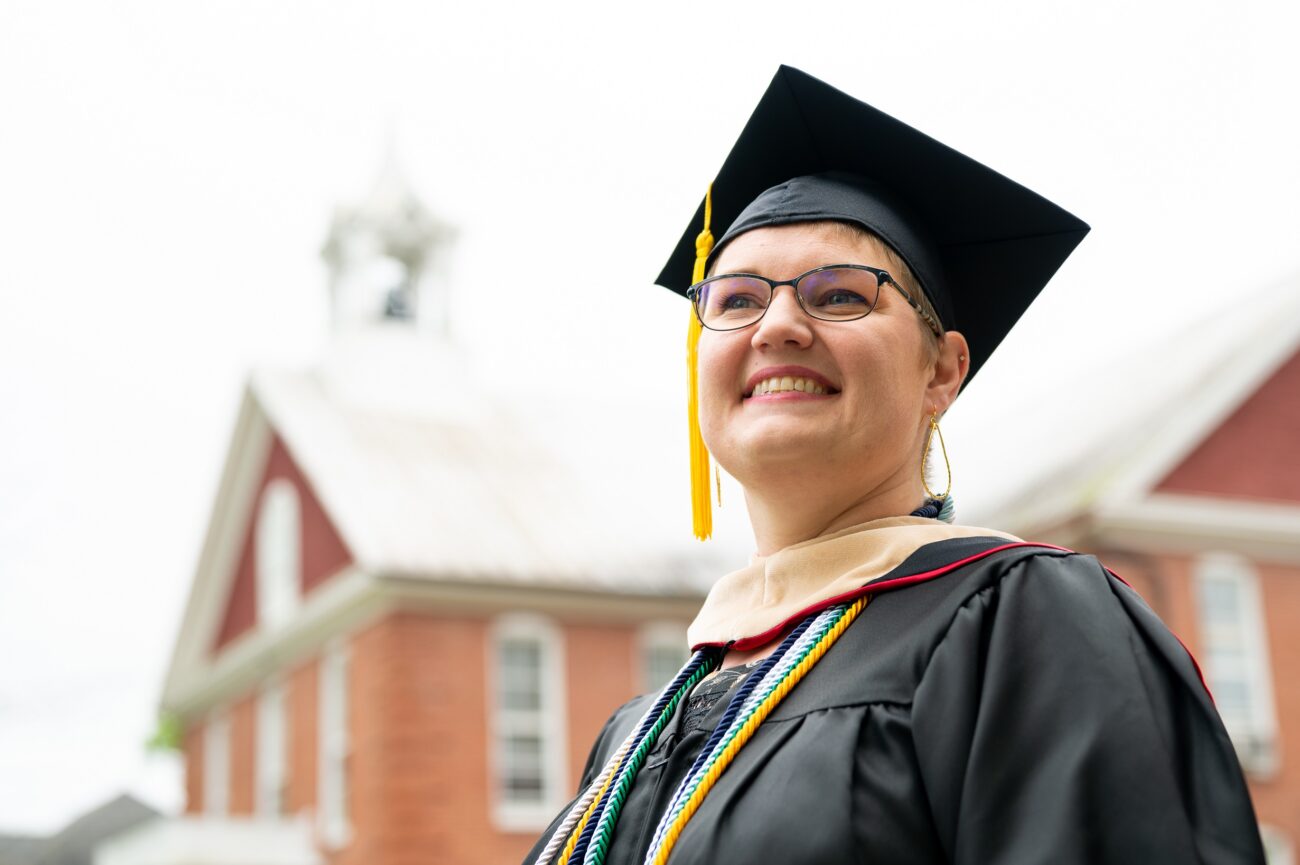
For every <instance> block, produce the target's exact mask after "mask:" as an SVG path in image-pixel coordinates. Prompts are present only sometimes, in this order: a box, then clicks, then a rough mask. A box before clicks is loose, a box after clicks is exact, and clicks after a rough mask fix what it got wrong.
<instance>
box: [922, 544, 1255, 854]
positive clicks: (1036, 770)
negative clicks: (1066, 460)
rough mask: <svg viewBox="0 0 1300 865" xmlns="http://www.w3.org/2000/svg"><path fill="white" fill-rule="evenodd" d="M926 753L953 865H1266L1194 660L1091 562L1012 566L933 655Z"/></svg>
mask: <svg viewBox="0 0 1300 865" xmlns="http://www.w3.org/2000/svg"><path fill="white" fill-rule="evenodd" d="M912 721H913V737H914V743H915V747H916V751H917V759H918V761H919V764H920V767H921V783H922V784H923V785H924V788H925V795H926V797H927V798H928V800H929V802H930V806H931V810H932V813H933V816H934V819H935V823H936V828H937V829H938V834H939V838H940V842H941V843H942V844H943V846H944V848H945V851H946V853H947V857H948V859H949V861H950V862H953V863H955V865H1012V863H1026V865H1027V863H1046V862H1051V863H1054V865H1074V863H1078V865H1083V863H1108V865H1121V863H1133V865H1155V863H1166V862H1169V863H1210V865H1229V863H1232V865H1238V863H1252V865H1263V863H1264V853H1263V848H1262V845H1261V842H1260V838H1259V831H1258V826H1257V824H1256V822H1255V815H1254V811H1253V809H1252V806H1251V803H1250V797H1249V793H1248V790H1247V788H1246V783H1245V780H1244V778H1243V777H1242V773H1241V768H1240V765H1239V764H1238V762H1237V758H1236V756H1235V754H1234V752H1233V750H1232V745H1231V743H1230V742H1229V739H1228V736H1227V733H1226V732H1225V731H1224V728H1223V724H1222V723H1221V721H1220V720H1219V716H1218V714H1217V712H1216V711H1215V709H1214V707H1213V703H1212V702H1211V700H1210V697H1209V695H1208V694H1207V692H1206V690H1205V687H1204V685H1203V684H1202V682H1201V679H1200V675H1199V673H1198V672H1197V670H1196V667H1195V664H1194V663H1193V662H1192V660H1191V657H1190V655H1188V653H1187V651H1186V650H1185V649H1184V648H1183V646H1182V644H1181V643H1179V642H1178V640H1177V638H1175V637H1174V636H1173V635H1172V634H1171V633H1170V632H1169V631H1168V630H1167V629H1166V628H1165V627H1164V625H1163V624H1162V623H1161V622H1160V620H1159V619H1158V618H1157V617H1156V616H1155V614H1154V613H1152V612H1151V610H1150V609H1149V608H1148V607H1147V606H1146V605H1145V604H1144V603H1143V602H1142V600H1141V599H1140V598H1139V597H1138V596H1137V594H1136V593H1135V592H1133V591H1132V590H1131V589H1129V588H1128V587H1127V586H1126V585H1124V584H1123V583H1122V582H1120V581H1119V580H1117V579H1115V578H1114V577H1113V576H1112V575H1110V574H1108V573H1107V572H1106V571H1105V570H1104V569H1103V568H1102V567H1101V566H1100V565H1099V564H1098V563H1097V561H1096V560H1095V559H1093V558H1091V557H1088V556H1080V555H1072V556H1047V555H1037V556H1030V557H1025V558H1022V559H1020V560H1018V561H1016V562H1015V563H1013V564H1010V565H1008V566H1006V572H1005V573H1004V574H1003V575H1002V576H1001V578H1000V579H999V581H998V582H997V583H996V584H994V585H992V586H990V587H987V588H985V589H983V590H982V591H980V592H979V593H977V594H976V595H974V596H972V597H971V598H970V599H968V600H967V602H966V603H965V604H963V605H962V606H961V607H960V608H959V609H958V611H957V613H956V614H955V616H954V617H953V619H952V621H951V623H950V625H949V626H948V630H947V632H946V633H945V635H944V636H943V638H942V640H941V641H940V642H939V643H938V645H937V647H936V648H935V651H934V653H933V654H932V655H931V656H930V659H929V662H928V665H927V666H926V669H925V672H924V674H923V676H922V678H921V680H920V685H919V687H918V689H917V691H916V694H915V698H914V701H913V706H912Z"/></svg>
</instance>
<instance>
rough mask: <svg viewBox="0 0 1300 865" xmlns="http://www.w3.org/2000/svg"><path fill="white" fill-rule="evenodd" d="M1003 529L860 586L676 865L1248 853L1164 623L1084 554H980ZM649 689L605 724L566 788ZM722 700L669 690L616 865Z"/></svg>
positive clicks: (1001, 861)
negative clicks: (858, 609) (700, 703)
mask: <svg viewBox="0 0 1300 865" xmlns="http://www.w3.org/2000/svg"><path fill="white" fill-rule="evenodd" d="M1005 545H1006V541H1005V540H1004V539H1000V538H989V539H986V538H963V539H954V540H945V541H941V542H938V543H932V544H928V545H926V546H923V547H921V548H920V549H918V550H917V551H916V552H915V553H914V554H913V555H912V556H911V557H909V558H908V559H907V560H906V561H905V562H904V563H903V564H902V565H901V566H899V567H898V568H896V569H895V570H894V571H892V572H891V573H889V574H886V575H885V576H883V577H880V578H878V579H876V580H872V581H871V582H870V583H868V585H867V588H868V589H869V590H872V591H873V592H876V593H875V594H874V596H873V598H872V600H871V602H870V603H869V604H868V605H867V607H866V609H865V610H864V611H863V613H862V614H861V615H860V616H859V617H858V619H857V620H856V621H855V622H854V623H853V625H852V626H851V627H850V628H849V629H848V630H847V631H846V632H845V633H844V635H843V636H842V637H840V639H839V641H838V642H837V643H835V645H834V646H832V648H831V649H830V651H829V652H827V654H826V655H825V657H823V658H822V660H821V661H820V662H819V663H818V664H817V665H816V666H815V667H814V668H813V669H812V671H811V672H810V673H809V674H808V675H807V677H806V678H804V680H803V681H802V682H800V683H799V684H798V685H797V686H796V687H795V688H794V690H793V691H792V692H791V693H790V695H789V696H788V697H787V698H786V699H785V700H784V702H782V703H781V704H780V705H779V706H778V707H777V708H776V710H775V711H774V712H773V714H772V715H771V716H770V717H768V718H767V720H766V721H764V723H763V724H762V726H761V727H760V728H759V730H758V732H757V733H756V734H755V736H754V738H753V739H752V740H751V741H750V742H749V743H748V744H747V745H746V746H745V747H744V748H743V749H742V750H741V751H740V752H739V754H738V756H737V757H736V759H735V762H733V763H732V764H731V766H730V767H728V769H727V770H726V772H725V773H724V774H723V775H722V776H721V778H719V780H718V782H717V784H716V785H715V786H714V788H713V789H712V791H710V793H709V794H708V796H707V797H706V798H705V799H704V802H703V804H702V805H701V807H700V809H699V811H698V812H697V813H696V815H695V816H694V818H693V819H692V820H691V821H690V822H689V823H688V824H687V826H686V828H685V830H684V831H683V833H682V835H681V837H680V839H679V840H678V842H677V845H676V847H675V848H674V849H673V851H672V855H671V856H670V858H669V862H670V865H729V863H747V865H748V863H759V862H764V863H766V862H779V863H819V865H835V863H850V862H852V863H859V862H862V863H872V865H891V863H909V865H924V863H957V865H968V863H969V865H1012V863H1016V865H1019V863H1026V865H1027V863H1053V865H1073V863H1080V865H1082V863H1090V865H1091V863H1117V865H1118V863H1135V865H1156V863H1193V862H1195V863H1212V865H1228V863H1234V865H1235V863H1258V865H1262V863H1263V862H1264V853H1263V849H1262V846H1261V843H1260V839H1259V833H1258V829H1257V825H1256V822H1255V816H1254V812H1253V809H1252V806H1251V803H1250V798H1249V794H1248V792H1247V788H1246V784H1245V781H1244V779H1243V777H1242V773H1241V769H1240V766H1239V764H1238V762H1237V759H1236V756H1235V755H1234V753H1233V750H1232V746H1231V744H1230V742H1229V740H1228V736H1227V734H1226V732H1225V731H1224V728H1223V725H1222V723H1221V722H1220V720H1219V717H1218V714H1217V713H1216V711H1215V710H1214V707H1213V703H1212V701H1211V699H1210V697H1209V695H1208V694H1207V692H1206V690H1205V687H1204V685H1203V683H1202V681H1201V678H1200V674H1199V672H1198V671H1197V669H1196V666H1195V663H1194V662H1193V661H1192V659H1191V657H1190V656H1189V655H1188V653H1187V651H1186V650H1185V649H1184V648H1183V646H1182V645H1181V644H1180V643H1179V641H1178V640H1177V638H1176V637H1174V636H1173V635H1172V634H1171V633H1170V632H1169V631H1168V629H1166V628H1165V626H1164V625H1163V624H1162V623H1161V622H1160V620H1159V619H1158V618H1157V617H1156V615H1155V614H1154V613H1153V612H1152V611H1151V610H1150V608H1149V607H1147V605H1146V604H1145V603H1144V602H1143V601H1142V599H1141V598H1140V597H1139V596H1138V595H1137V594H1136V593H1135V592H1134V591H1133V590H1132V589H1130V588H1129V587H1128V586H1127V585H1125V584H1124V583H1123V582H1122V581H1121V580H1119V579H1118V578H1116V577H1115V576H1114V575H1112V574H1110V573H1109V572H1107V571H1106V570H1105V569H1104V568H1102V566H1101V565H1100V564H1099V563H1098V562H1097V560H1096V559H1094V558H1092V557H1091V556H1084V555H1078V554H1073V553H1067V552H1064V551H1057V550H1055V549H1052V548H1046V547H1034V546H1020V547H1016V548H1014V549H1004V550H1001V551H997V552H993V553H991V554H988V555H984V553H987V551H989V550H992V549H994V548H995V547H1003V546H1005ZM981 555H984V557H983V558H978V560H976V561H973V562H970V563H968V564H965V565H962V566H961V567H959V568H957V569H956V570H953V571H950V572H948V573H945V574H942V575H940V576H929V577H925V576H923V577H919V578H918V576H917V575H925V574H929V573H930V572H932V571H935V570H936V569H941V568H942V567H943V566H944V564H945V563H951V562H957V561H962V560H966V559H969V558H971V557H972V556H976V557H978V556H981ZM652 699H653V695H650V696H645V697H640V698H637V699H635V700H633V701H631V702H629V703H627V704H626V705H624V706H622V707H621V708H619V709H618V711H616V712H615V713H614V715H613V716H612V717H611V718H610V719H609V721H608V722H607V723H606V725H605V728H604V730H603V731H602V732H601V734H600V737H599V738H598V739H597V741H596V744H595V746H594V748H593V749H592V753H591V757H590V758H589V760H588V763H587V768H586V770H585V773H584V777H583V779H582V785H581V787H580V788H579V792H581V790H582V789H583V788H585V787H586V785H587V784H588V783H589V782H590V781H591V779H592V778H593V777H594V776H595V775H596V774H598V773H599V771H600V769H601V767H602V766H603V765H604V763H605V762H606V761H607V760H608V759H609V757H610V756H611V754H612V752H613V751H614V750H615V749H616V748H617V747H618V745H619V744H620V743H621V742H622V740H623V739H624V738H625V737H626V736H627V735H628V733H629V732H630V730H631V727H632V726H633V725H634V724H635V723H636V722H637V720H638V719H639V718H640V717H641V715H642V713H644V712H645V711H646V709H647V708H648V706H649V703H650V702H651V701H652ZM726 703H727V700H726V699H722V700H719V701H718V702H717V703H716V704H715V705H714V706H713V707H712V709H711V710H710V711H709V712H708V716H707V717H706V718H704V719H702V720H703V723H698V722H695V723H692V724H689V725H687V726H686V727H684V726H683V715H684V714H685V707H686V705H687V704H686V703H685V702H684V703H683V704H682V706H681V707H679V709H678V712H677V716H676V717H674V718H673V719H672V721H671V722H670V723H669V725H668V726H667V727H666V728H665V730H664V732H663V734H662V735H661V737H660V739H659V741H658V743H657V744H656V745H655V747H654V749H653V750H652V751H651V753H650V755H649V757H648V759H647V761H646V763H645V765H644V767H643V768H642V770H641V772H640V774H639V776H638V777H637V779H636V782H635V784H634V785H633V787H632V789H631V791H630V794H629V795H628V798H627V802H626V804H625V806H624V808H623V811H622V814H621V817H620V819H619V822H618V824H617V828H616V830H615V832H614V836H613V841H612V844H611V847H610V850H609V855H608V858H607V859H606V862H607V863H609V865H640V863H641V862H642V860H643V859H644V857H645V851H646V848H647V846H648V844H649V841H650V837H651V835H652V834H653V833H654V830H655V827H656V824H657V822H658V820H659V817H660V815H661V814H662V813H663V811H664V809H665V808H666V807H667V805H668V802H669V799H670V798H671V797H672V794H673V792H674V790H675V789H676V787H677V784H678V783H679V782H680V780H681V779H682V777H683V776H684V775H685V773H686V772H687V771H688V769H689V768H690V766H691V763H692V762H693V760H694V759H695V756H696V754H697V752H698V751H699V749H700V748H701V746H702V745H703V744H704V742H705V740H706V739H707V738H708V736H709V733H710V732H711V731H712V729H713V726H714V724H715V723H716V722H717V719H718V718H719V717H721V715H722V712H723V711H724V709H725V707H726ZM567 810H568V808H567V807H566V809H565V812H562V814H561V815H560V818H557V820H556V823H555V824H553V825H552V827H551V829H549V830H548V831H547V832H546V833H545V834H544V835H543V836H542V838H541V840H539V841H538V843H537V845H536V847H535V848H534V849H533V851H532V852H531V853H530V854H529V857H528V859H526V860H525V861H526V862H532V861H533V860H534V859H535V858H536V856H537V854H538V853H539V852H540V851H541V849H542V847H543V846H545V843H546V841H547V840H548V839H549V837H550V835H551V831H553V830H554V827H555V825H558V823H559V820H560V819H561V818H562V817H563V813H567Z"/></svg>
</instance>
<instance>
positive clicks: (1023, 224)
mask: <svg viewBox="0 0 1300 865" xmlns="http://www.w3.org/2000/svg"><path fill="white" fill-rule="evenodd" d="M826 219H832V220H841V221H846V222H853V223H857V224H858V225H861V226H863V227H865V228H867V229H868V230H870V231H872V232H874V233H876V234H877V235H879V236H880V237H881V238H882V239H883V240H884V241H885V242H886V243H888V244H889V245H890V246H891V247H892V248H893V249H894V251H895V252H897V253H898V254H899V256H900V257H901V258H902V259H903V260H904V261H905V262H907V264H908V266H909V267H910V268H911V269H912V272H913V274H914V275H915V276H916V278H917V280H918V282H919V283H920V287H921V289H922V291H924V292H925V294H926V296H927V297H928V298H929V299H930V302H931V303H932V304H933V306H934V308H935V311H936V312H937V313H938V315H939V320H940V322H941V323H942V325H943V326H944V327H945V328H949V329H953V330H958V331H960V332H961V333H962V334H964V335H965V336H966V340H967V342H968V344H969V346H970V372H969V376H968V378H967V381H969V380H970V378H971V377H974V375H975V373H976V372H978V371H979V369H980V367H981V366H982V365H983V363H984V361H985V360H987V359H988V357H989V355H990V354H992V353H993V350H994V349H995V348H997V346H998V344H999V343H1001V342H1002V339H1003V337H1005V336H1006V335H1007V332H1008V331H1010V330H1011V328H1012V326H1013V325H1014V324H1015V323H1016V321H1018V320H1019V318H1020V316H1021V315H1022V314H1023V313H1024V312H1025V310H1026V309H1028V307H1029V304H1030V303H1032V302H1033V300H1034V298H1035V297H1037V296H1038V293H1039V292H1040V291H1042V289H1043V286H1045V285H1046V284H1047V281H1048V280H1049V279H1051V277H1052V274H1054V273H1055V272H1056V270H1057V268H1059V267H1060V266H1061V264H1062V262H1064V261H1065V259H1066V258H1067V257H1068V256H1069V254H1070V253H1071V252H1072V251H1073V250H1074V248H1075V246H1077V245H1078V243H1079V241H1081V240H1082V239H1083V237H1084V235H1085V234H1087V233H1088V225H1087V224H1086V223H1084V222H1083V221H1081V220H1080V219H1078V218H1077V217H1075V216H1073V215H1071V214H1069V213H1067V212H1066V211H1065V210H1063V209H1061V208H1060V207H1058V206H1056V205H1055V204H1053V203H1052V202H1050V201H1048V200H1047V199H1045V198H1043V197H1042V196H1040V195H1038V194H1037V193H1035V192H1033V191H1031V190H1029V189H1026V188H1025V187H1023V186H1021V185H1020V184H1018V183H1016V182H1014V181H1012V180H1009V179H1007V178H1006V177H1003V176H1002V175H1001V174H998V173H997V172H996V171H993V170H992V169H990V168H988V167H986V166H984V165H981V164H980V163H978V162H976V161H975V160H973V159H971V158H970V157H968V156H964V155H963V154H961V153H958V152H957V151H955V150H953V149H952V148H951V147H948V146H947V145H945V144H942V143H940V142H938V141H935V140H934V139H933V138H930V137H929V136H927V135H925V134H923V133H921V132H918V131H917V130H915V129H913V128H912V127H910V126H908V125H906V124H904V123H901V122H899V121H898V120H895V119H894V118H892V117H890V116H889V115H887V114H885V113H883V112H881V111H879V110H877V109H875V108H872V107H871V106H870V105H867V104H866V103H865V102H861V101H859V100H857V99H854V98H853V97H852V96H849V95H848V94H846V93H843V92H841V91H839V90H836V89H835V88H834V87H831V86H830V85H828V84H826V83H825V82H823V81H819V80H817V79H816V78H813V77H812V76H811V75H808V74H807V73H804V72H801V71H799V70H798V69H794V68H792V67H789V66H782V67H780V68H779V69H778V70H777V73H776V76H775V77H774V78H773V79H772V83H771V84H770V85H768V88H767V92H766V93H764V94H763V98H762V99H761V100H760V101H759V103H758V107H757V108H755V109H754V113H753V115H751V116H750V118H749V122H748V123H747V124H745V128H744V131H742V132H741V134H740V138H739V139H737V141H736V144H735V146H734V147H732V150H731V153H730V155H728V156H727V159H726V161H725V162H724V163H723V164H722V168H721V170H720V171H719V172H718V174H717V178H716V179H715V180H714V182H713V184H712V186H711V187H710V192H709V194H708V195H706V196H705V200H704V201H702V202H701V203H700V206H699V207H698V208H697V209H696V211H695V215H694V217H693V218H692V219H691V222H690V224H689V225H688V226H687V228H686V231H685V232H684V233H683V234H682V237H681V239H680V240H679V241H678V243H677V246H676V247H675V248H674V249H673V252H672V255H671V257H669V259H668V263H667V264H666V265H665V266H664V269H663V271H662V272H661V273H660V274H659V278H658V280H656V281H657V282H658V283H659V284H660V285H662V286H664V287H665V288H668V289H671V290H673V291H675V292H677V293H679V294H685V293H686V290H687V289H688V288H690V287H691V285H693V284H694V283H696V282H698V281H700V280H701V279H703V278H704V272H705V268H706V267H707V265H708V263H709V261H710V260H711V254H712V253H714V252H715V251H716V250H720V249H721V248H722V247H723V246H725V245H726V243H727V242H728V241H730V240H731V239H732V238H733V237H735V236H736V235H738V234H740V233H743V232H745V231H749V230H750V229H753V228H759V227H762V226H768V225H785V224H789V223H795V222H810V221H814V220H826ZM701 228H703V231H701ZM713 232H718V233H720V234H721V239H720V240H719V241H718V243H717V244H716V245H715V244H714V243H713ZM691 321H692V326H691V333H690V338H689V341H688V361H689V366H690V374H691V382H690V399H689V402H690V405H689V414H690V433H691V482H692V483H691V486H692V497H693V503H694V508H693V510H694V514H695V534H696V537H699V538H701V539H703V538H706V537H708V535H709V534H710V533H711V531H712V515H711V504H710V501H709V466H708V463H709V456H708V450H707V449H706V448H705V446H704V441H703V439H702V438H700V434H699V421H698V395H697V390H696V388H697V376H696V346H697V344H698V340H699V335H700V325H699V323H698V321H696V319H695V317H694V315H693V314H692V317H691Z"/></svg>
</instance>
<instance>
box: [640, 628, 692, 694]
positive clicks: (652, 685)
mask: <svg viewBox="0 0 1300 865" xmlns="http://www.w3.org/2000/svg"><path fill="white" fill-rule="evenodd" d="M665 648H667V649H672V650H673V651H675V652H676V653H677V654H679V655H681V661H682V663H681V664H678V665H677V666H678V669H680V668H681V666H682V664H685V663H686V659H687V658H689V657H690V655H691V651H690V647H689V646H688V645H687V640H686V624H685V623H684V622H673V621H665V620H659V621H654V622H647V623H646V624H644V625H642V626H641V628H640V629H639V630H638V631H637V641H636V649H637V652H636V662H635V664H636V669H635V670H634V671H633V678H632V681H634V682H636V683H637V688H638V689H639V690H640V691H642V692H643V693H650V692H652V691H653V692H658V691H660V690H662V689H663V686H664V685H666V684H668V682H667V681H666V680H665V681H651V679H652V675H651V670H650V659H649V657H648V656H649V655H650V653H651V652H654V651H657V650H659V649H665ZM676 672H677V670H674V671H673V673H676ZM671 675H672V674H670V676H671Z"/></svg>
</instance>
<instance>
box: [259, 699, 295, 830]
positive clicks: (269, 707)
mask: <svg viewBox="0 0 1300 865" xmlns="http://www.w3.org/2000/svg"><path fill="white" fill-rule="evenodd" d="M253 746H254V747H253V751H254V762H253V778H254V782H255V784H256V786H255V787H254V790H253V794H254V804H255V807H256V813H257V816H259V817H267V818H270V817H279V816H281V815H283V814H285V813H286V812H287V810H288V805H289V803H288V792H289V791H288V785H289V712H288V697H287V694H286V689H285V687H284V683H283V682H280V681H278V680H277V681H272V682H268V683H267V684H266V685H265V687H263V688H262V692H261V693H260V694H259V695H258V698H257V730H256V732H255V733H254V737H253Z"/></svg>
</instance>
